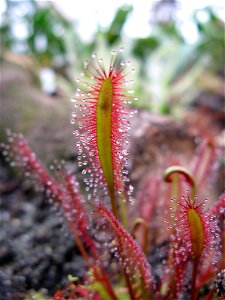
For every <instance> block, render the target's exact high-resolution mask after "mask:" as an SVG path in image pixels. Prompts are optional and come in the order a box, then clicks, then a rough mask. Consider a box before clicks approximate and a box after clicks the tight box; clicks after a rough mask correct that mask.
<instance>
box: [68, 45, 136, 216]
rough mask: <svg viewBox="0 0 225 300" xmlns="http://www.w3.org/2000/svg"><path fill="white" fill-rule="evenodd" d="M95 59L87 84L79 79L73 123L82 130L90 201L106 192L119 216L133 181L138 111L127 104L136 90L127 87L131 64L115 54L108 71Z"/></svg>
mask: <svg viewBox="0 0 225 300" xmlns="http://www.w3.org/2000/svg"><path fill="white" fill-rule="evenodd" d="M120 52H122V49H121V50H120ZM93 58H94V62H86V63H85V67H84V70H85V75H86V81H85V80H84V79H82V80H81V79H78V82H80V83H81V84H82V88H78V89H77V92H76V95H75V97H74V98H72V100H71V101H72V102H74V107H75V111H74V112H73V114H72V117H73V118H72V120H71V123H72V124H75V126H77V125H78V127H79V129H77V130H74V132H73V133H74V134H75V136H76V137H77V138H78V142H77V143H76V145H77V148H78V155H79V157H78V161H79V162H78V165H79V166H82V167H83V174H84V175H85V179H84V180H85V183H86V184H87V188H86V189H87V191H89V190H90V191H91V193H90V194H89V199H88V200H90V199H91V198H92V199H93V198H94V197H93V195H96V194H97V192H98V191H99V190H103V191H104V194H108V195H109V197H110V201H111V206H112V211H113V213H114V214H115V215H117V204H118V203H117V202H118V198H121V197H122V198H123V200H125V199H124V197H125V185H126V183H127V182H128V181H129V180H128V178H127V171H126V170H125V167H126V165H127V154H128V151H127V145H128V140H127V137H128V130H129V129H130V124H129V119H130V117H132V116H133V114H134V110H132V109H130V108H128V107H127V106H126V104H127V103H131V100H132V99H136V97H133V96H131V95H130V94H132V92H133V91H132V90H129V89H127V85H128V84H129V83H131V81H129V80H127V79H126V78H127V76H128V74H129V73H130V72H132V70H131V71H126V68H127V66H129V65H130V62H124V61H121V60H120V54H116V52H115V51H112V56H111V61H110V65H109V68H108V69H106V68H105V66H104V62H103V60H102V59H98V57H97V55H96V54H95V53H94V54H93ZM83 76H84V74H83ZM129 194H130V191H128V196H129ZM130 200H132V199H131V197H130Z"/></svg>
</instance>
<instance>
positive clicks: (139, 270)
mask: <svg viewBox="0 0 225 300" xmlns="http://www.w3.org/2000/svg"><path fill="white" fill-rule="evenodd" d="M97 212H98V213H99V214H100V215H101V216H103V217H104V218H105V219H106V220H107V222H108V223H109V225H110V227H111V228H112V229H113V232H114V234H115V237H116V241H117V246H118V255H119V257H120V259H121V262H122V267H123V269H124V273H125V275H126V280H127V284H128V289H129V292H130V296H131V298H132V299H135V300H136V299H143V300H144V299H149V297H150V292H151V287H152V285H153V277H152V274H151V267H150V265H149V263H148V261H147V259H146V257H145V255H144V253H143V252H142V250H141V248H140V246H139V244H138V243H137V242H136V241H135V240H134V239H133V237H132V236H131V235H130V234H129V233H128V231H127V230H126V229H125V228H124V227H123V226H122V225H121V223H120V222H119V221H118V220H117V218H116V217H115V216H114V215H113V214H112V213H111V212H110V211H109V210H108V209H107V208H106V207H104V206H102V205H100V206H98V207H97ZM140 284H141V286H140ZM139 297H140V298H139Z"/></svg>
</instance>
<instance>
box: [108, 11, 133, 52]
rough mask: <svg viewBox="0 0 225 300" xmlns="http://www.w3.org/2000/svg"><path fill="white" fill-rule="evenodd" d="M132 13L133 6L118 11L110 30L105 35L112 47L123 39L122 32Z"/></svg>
mask: <svg viewBox="0 0 225 300" xmlns="http://www.w3.org/2000/svg"><path fill="white" fill-rule="evenodd" d="M131 11H132V6H126V7H122V8H120V9H119V10H118V11H117V13H116V16H115V18H114V20H113V21H112V23H111V26H110V28H109V30H108V31H107V32H106V34H105V36H106V40H107V43H108V44H109V45H110V46H111V45H113V44H114V43H116V42H117V41H118V40H119V39H120V38H121V31H122V29H123V26H124V24H125V23H126V20H127V17H128V15H129V14H130V12H131Z"/></svg>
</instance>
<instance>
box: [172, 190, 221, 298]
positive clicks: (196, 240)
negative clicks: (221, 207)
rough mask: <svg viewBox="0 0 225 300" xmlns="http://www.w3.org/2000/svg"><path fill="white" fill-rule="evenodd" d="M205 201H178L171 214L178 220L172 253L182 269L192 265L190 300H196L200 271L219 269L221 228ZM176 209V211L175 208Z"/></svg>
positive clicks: (186, 198)
mask: <svg viewBox="0 0 225 300" xmlns="http://www.w3.org/2000/svg"><path fill="white" fill-rule="evenodd" d="M205 206H206V200H204V201H202V202H199V201H198V200H197V198H196V197H195V198H194V199H193V200H192V199H190V197H189V196H186V197H183V199H182V200H180V201H178V203H177V208H176V209H175V210H174V211H173V212H172V213H173V214H174V216H175V220H176V222H175V225H174V226H175V228H176V233H175V236H174V237H172V238H173V239H172V242H173V243H174V247H173V251H174V256H175V264H176V265H177V266H181V265H184V264H186V262H188V261H189V260H191V261H192V263H193V270H192V289H191V297H192V298H191V299H194V297H195V290H196V287H195V285H196V278H197V275H198V274H199V270H200V268H202V267H203V266H204V264H207V265H208V263H209V262H208V260H210V264H211V265H212V267H214V268H215V267H216V265H217V262H218V260H219V258H220V256H221V253H220V249H219V245H220V238H219V228H218V226H217V223H216V220H215V217H214V216H213V215H212V214H211V213H210V212H209V211H208V210H206V209H205ZM172 209H173V208H172Z"/></svg>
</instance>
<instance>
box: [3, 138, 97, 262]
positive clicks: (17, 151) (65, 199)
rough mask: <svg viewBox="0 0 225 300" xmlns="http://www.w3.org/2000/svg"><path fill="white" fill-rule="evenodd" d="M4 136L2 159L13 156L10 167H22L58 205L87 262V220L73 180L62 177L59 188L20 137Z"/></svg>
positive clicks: (69, 177) (88, 243) (93, 247)
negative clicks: (59, 204) (7, 142)
mask: <svg viewBox="0 0 225 300" xmlns="http://www.w3.org/2000/svg"><path fill="white" fill-rule="evenodd" d="M8 136H9V137H8V141H9V144H8V145H5V147H4V148H6V149H7V153H5V155H8V156H13V159H14V164H15V165H16V166H18V167H22V168H23V169H24V171H25V172H29V174H30V175H31V177H32V178H33V179H34V180H35V183H36V184H39V186H40V187H41V188H42V189H43V190H44V191H45V192H46V194H47V196H48V198H49V199H54V200H55V201H56V202H59V203H61V205H62V207H63V210H64V214H65V216H66V219H67V221H68V225H69V227H70V230H71V231H72V233H73V236H74V239H75V240H76V242H77V246H78V247H79V248H80V251H81V253H82V255H83V257H84V259H85V260H86V261H87V260H88V255H87V253H86V250H85V249H84V245H83V243H85V244H86V245H85V246H87V247H88V248H90V250H91V252H92V255H94V257H96V256H97V255H96V254H95V253H96V250H95V245H94V242H93V240H92V239H91V238H90V236H89V234H88V231H87V227H88V221H87V220H88V216H87V213H86V212H85V209H84V206H83V203H82V202H83V201H82V197H81V194H80V192H79V189H78V186H77V182H76V180H75V177H74V176H71V175H68V174H64V175H63V176H64V185H63V184H62V183H61V184H59V183H58V182H57V181H56V180H55V179H54V178H53V177H51V176H50V175H49V173H48V171H47V170H46V169H45V167H44V166H43V165H42V163H41V162H40V161H39V160H38V159H37V157H36V155H35V153H34V152H32V150H31V149H30V147H29V145H28V144H27V141H26V140H25V138H24V137H23V136H22V135H21V134H19V135H18V134H15V133H11V132H8ZM7 146H8V147H7ZM5 151H6V150H5ZM3 153H4V151H3ZM81 240H82V242H81Z"/></svg>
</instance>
